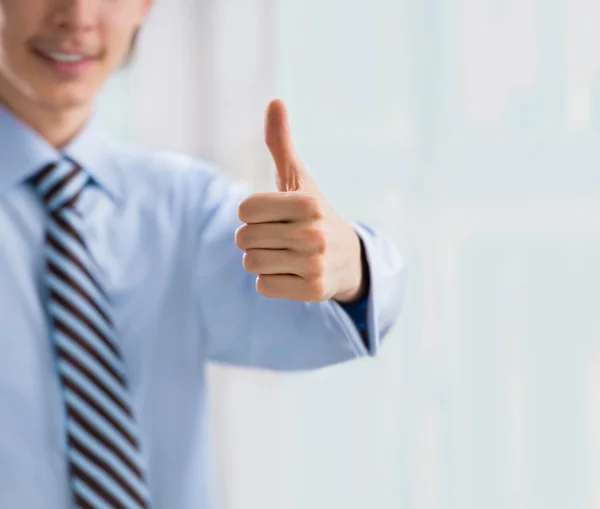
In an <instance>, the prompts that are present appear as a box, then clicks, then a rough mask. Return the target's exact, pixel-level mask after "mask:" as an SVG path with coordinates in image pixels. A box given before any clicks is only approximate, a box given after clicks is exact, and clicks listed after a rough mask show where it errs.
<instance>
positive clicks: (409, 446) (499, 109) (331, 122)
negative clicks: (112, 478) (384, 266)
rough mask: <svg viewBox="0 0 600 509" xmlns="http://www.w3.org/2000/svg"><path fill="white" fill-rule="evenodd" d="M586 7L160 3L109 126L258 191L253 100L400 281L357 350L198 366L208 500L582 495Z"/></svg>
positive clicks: (526, 504)
mask: <svg viewBox="0 0 600 509" xmlns="http://www.w3.org/2000/svg"><path fill="white" fill-rule="evenodd" d="M599 27H600V0H369V1H368V2H366V1H362V0H303V1H298V0H169V1H168V2H161V1H158V2H156V6H155V8H154V11H153V13H152V15H151V18H150V21H149V24H148V26H147V27H146V28H145V31H144V33H143V37H142V40H141V44H140V47H139V53H138V56H137V59H136V61H135V64H134V65H133V66H132V67H131V68H129V69H127V70H125V71H123V72H122V73H121V74H120V75H118V76H117V77H116V78H115V79H114V80H113V81H112V82H111V83H110V84H109V86H107V88H106V89H105V91H104V93H103V96H102V100H101V102H102V108H101V111H102V114H103V121H104V122H105V124H106V126H107V128H109V129H110V130H111V131H112V132H113V133H114V134H115V135H116V136H117V137H119V138H122V139H124V140H128V141H131V142H134V143H136V144H139V145H142V146H147V147H159V148H169V149H174V150H179V151H184V152H186V153H190V154H193V155H195V156H198V157H201V158H203V159H207V160H209V161H211V162H214V163H216V164H218V165H219V167H220V168H221V169H222V171H224V172H226V173H228V174H230V175H232V176H233V177H234V178H240V179H245V180H249V181H251V182H252V183H253V185H254V187H255V189H256V190H267V189H270V188H272V187H273V186H274V182H273V168H272V164H271V162H270V159H269V156H268V152H267V150H266V147H265V146H264V144H263V139H262V129H263V111H264V107H265V106H266V104H267V102H268V100H269V99H270V98H271V97H274V96H279V97H281V98H283V99H284V100H285V101H286V103H287V105H288V107H289V110H290V114H291V123H292V133H293V135H294V138H295V142H296V145H297V147H298V149H299V151H300V154H301V156H302V157H303V159H304V160H305V162H306V163H307V164H308V165H309V167H310V168H311V169H312V172H313V173H314V175H315V178H316V180H317V182H318V183H319V184H320V185H321V187H322V190H323V191H324V193H325V194H326V196H328V197H329V199H330V201H331V202H332V203H333V204H334V206H336V207H337V208H338V210H339V211H340V212H341V213H342V214H344V215H345V216H346V217H348V218H349V219H359V220H362V221H366V222H368V223H370V224H371V225H373V226H375V227H377V228H379V229H380V230H381V231H382V232H384V233H386V234H388V235H390V236H391V237H392V238H393V240H394V241H395V242H396V243H397V244H398V246H399V247H400V248H401V250H402V251H403V253H404V255H405V257H406V259H407V263H408V266H409V269H410V271H409V272H410V277H409V286H408V295H407V302H406V306H405V308H404V312H403V316H402V318H401V320H400V321H399V322H398V325H397V326H396V327H395V328H394V329H393V331H392V332H391V333H390V335H389V336H388V338H387V339H386V341H385V346H384V348H383V349H382V351H381V355H380V356H379V357H378V358H377V359H363V360H360V361H357V362H354V363H350V364H348V365H345V366H341V367H335V368H328V369H324V370H321V371H318V372H314V373H305V374H295V375H277V374H273V373H266V372H257V371H251V370H241V369H233V368H226V367H222V366H221V367H217V366H215V367H211V370H210V377H211V388H212V389H211V405H212V410H213V418H214V427H215V442H216V444H217V447H216V448H217V460H218V468H219V474H220V482H221V491H222V493H223V498H224V501H225V509H254V508H257V509H258V508H260V509H281V508H286V509H309V508H310V509H331V508H344V509H364V508H373V509H398V508H403V509H482V508H484V509H513V508H514V509H600V171H599V169H600V144H599V143H598V141H599V139H598V136H597V135H598V131H599V130H600V82H599V78H600V74H599V71H600V28H599Z"/></svg>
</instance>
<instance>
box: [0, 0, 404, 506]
mask: <svg viewBox="0 0 600 509" xmlns="http://www.w3.org/2000/svg"><path fill="white" fill-rule="evenodd" d="M150 3H151V0H110V1H109V0H0V27H1V28H2V31H1V36H0V44H1V47H0V50H1V51H0V157H1V164H0V235H1V239H2V242H1V244H0V282H1V284H0V306H1V307H0V310H1V312H2V320H1V321H0V507H2V508H13V507H22V508H27V509H42V508H43V509H65V508H71V507H81V508H113V507H117V508H121V507H126V508H140V507H154V508H164V509H192V508H194V509H196V508H213V507H215V498H214V493H213V490H212V487H211V483H210V459H211V458H210V452H209V451H210V447H209V438H208V436H209V435H208V429H207V416H206V385H205V379H204V369H205V364H206V363H207V362H211V361H212V362H225V363H231V364H237V365H243V366H252V367H259V368H265V369H273V370H305V369H314V368H318V367H321V366H325V365H331V364H334V363H339V362H342V361H346V360H349V359H353V358H356V357H359V356H363V355H369V354H370V355H374V354H375V353H376V352H377V347H378V344H379V342H380V340H381V339H382V338H383V336H384V335H385V333H386V331H387V330H388V329H389V328H390V326H391V325H392V323H393V321H394V319H395V317H396V316H397V315H398V313H399V311H400V308H401V305H402V300H403V291H404V283H405V269H404V266H403V263H402V261H401V259H400V257H399V255H398V253H397V252H396V250H395V248H394V247H393V246H392V245H391V244H390V243H389V242H388V241H387V240H385V239H383V238H382V237H381V236H379V235H376V234H375V233H374V232H373V231H371V230H370V229H368V228H366V227H364V226H361V225H358V224H351V223H349V222H347V221H346V220H344V219H342V218H341V217H339V216H338V215H337V214H336V213H335V211H334V210H333V209H332V208H331V206H330V205H329V204H328V203H327V201H326V200H325V198H324V197H323V196H322V194H321V193H320V192H319V190H318V188H317V186H316V185H315V183H314V181H313V180H312V179H311V177H310V175H309V173H308V172H307V171H306V169H305V168H304V166H303V164H302V162H301V161H300V159H299V157H298V156H297V154H296V153H295V151H294V148H293V145H292V142H291V140H290V135H289V129H288V124H287V117H286V111H285V107H284V105H283V104H282V103H281V101H278V100H275V101H272V102H271V103H270V104H269V106H268V108H267V113H266V124H265V135H266V136H265V137H266V143H267V145H268V148H269V149H270V151H271V154H272V156H273V159H274V162H275V165H276V167H277V186H278V189H279V192H275V193H261V194H254V195H250V196H248V195H247V194H246V193H245V191H244V190H243V189H241V188H239V187H238V186H235V185H233V184H231V183H229V182H227V181H226V180H225V179H224V177H222V176H221V175H219V174H218V173H217V172H216V171H214V170H212V169H211V168H209V167H207V166H206V165H205V164H203V163H201V162H198V161H195V160H193V159H191V158H187V157H184V156H180V155H176V154H168V153H167V154H166V153H159V152H143V151H138V150H135V149H132V148H127V147H121V146H119V145H118V144H117V143H114V142H111V141H109V140H108V139H107V138H105V137H104V136H103V135H101V133H100V132H99V129H98V127H97V125H96V124H97V122H96V120H95V115H94V114H93V110H94V106H93V105H94V99H95V96H96V94H97V92H98V89H99V88H100V87H101V85H102V83H103V82H104V81H105V80H106V78H107V77H108V76H109V75H110V74H111V73H112V72H113V71H114V70H115V69H117V68H118V67H119V66H120V65H121V62H122V61H123V59H124V58H125V57H126V55H127V53H128V48H129V47H130V46H131V43H132V40H133V38H134V37H135V35H134V34H136V33H137V31H138V29H139V27H140V26H141V25H142V24H143V21H144V19H145V17H146V15H147V13H148V11H149V9H150V7H151V5H150ZM238 248H239V249H238ZM244 269H245V270H244Z"/></svg>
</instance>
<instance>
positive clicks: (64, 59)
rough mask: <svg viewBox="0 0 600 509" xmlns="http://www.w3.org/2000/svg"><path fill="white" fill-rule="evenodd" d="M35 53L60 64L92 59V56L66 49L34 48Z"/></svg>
mask: <svg viewBox="0 0 600 509" xmlns="http://www.w3.org/2000/svg"><path fill="white" fill-rule="evenodd" d="M35 53H36V54H37V55H38V56H41V57H43V58H45V59H47V60H51V61H53V62H57V63H61V64H78V63H81V62H84V61H86V60H92V58H93V57H91V56H90V55H86V54H84V53H75V52H66V51H46V50H40V49H36V50H35Z"/></svg>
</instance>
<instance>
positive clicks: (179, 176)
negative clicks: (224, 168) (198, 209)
mask: <svg viewBox="0 0 600 509" xmlns="http://www.w3.org/2000/svg"><path fill="white" fill-rule="evenodd" d="M112 155H113V160H114V163H115V165H116V166H117V167H118V168H119V172H120V173H121V175H122V177H123V182H124V184H125V185H136V186H139V185H143V186H149V187H156V188H158V189H167V188H172V187H174V186H175V187H177V186H185V185H186V184H187V183H191V182H192V181H193V182H194V183H196V184H198V183H202V182H204V183H206V184H208V182H210V181H211V180H213V179H215V178H219V177H221V176H222V175H221V174H220V171H219V170H218V169H217V168H216V167H215V166H214V165H212V164H211V163H209V162H208V161H205V160H203V159H199V158H195V157H192V156H189V155H186V154H182V153H178V152H174V151H170V150H146V149H140V148H135V147H119V148H118V149H116V150H114V151H113V154H112Z"/></svg>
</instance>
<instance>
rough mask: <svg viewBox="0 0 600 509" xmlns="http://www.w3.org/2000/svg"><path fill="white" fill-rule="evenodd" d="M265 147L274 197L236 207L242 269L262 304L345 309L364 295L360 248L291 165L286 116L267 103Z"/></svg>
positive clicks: (297, 164)
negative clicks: (334, 303) (340, 305)
mask: <svg viewBox="0 0 600 509" xmlns="http://www.w3.org/2000/svg"><path fill="white" fill-rule="evenodd" d="M265 142H266V144H267V147H268V148H269V151H270V152H271V156H272V157H273V161H274V162H275V167H276V169H277V172H276V182H277V189H278V192H272V193H256V194H252V195H250V196H249V197H247V198H246V199H245V200H243V201H242V202H241V203H240V204H239V208H238V216H239V219H240V220H241V221H242V222H243V223H244V224H243V225H242V226H240V227H239V228H238V229H237V231H236V233H235V243H236V245H237V246H238V247H239V248H240V249H241V250H243V251H244V256H243V265H244V268H245V269H246V270H247V271H248V272H251V273H252V274H256V275H257V276H258V277H257V279H256V290H257V291H258V292H259V293H261V294H262V295H264V296H266V297H271V298H284V299H293V300H300V301H305V302H319V301H323V300H327V299H331V298H333V299H335V300H338V301H340V302H349V301H352V300H354V299H356V298H357V297H359V296H360V295H361V294H362V293H363V291H364V288H363V286H364V281H363V267H362V261H361V248H360V240H359V237H358V235H357V234H356V232H355V230H354V228H353V227H352V225H351V224H350V223H348V222H347V221H345V220H344V219H342V218H341V217H340V216H339V215H338V214H337V213H336V212H335V211H334V210H333V208H332V207H331V206H330V205H329V203H327V201H326V200H325V198H324V197H323V195H322V194H321V192H320V191H319V189H318V187H317V185H316V184H315V182H314V180H313V179H312V177H311V175H310V173H309V172H308V170H307V169H306V167H305V166H304V164H303V163H302V161H301V160H300V158H299V157H298V154H297V153H296V150H295V148H294V145H293V143H292V139H291V136H290V128H289V123H288V116H287V110H286V107H285V105H284V104H283V102H282V101H280V100H278V99H275V100H273V101H271V102H270V103H269V105H268V107H267V110H266V114H265Z"/></svg>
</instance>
